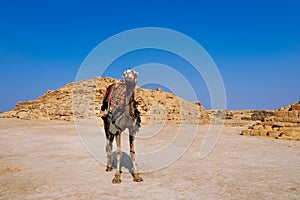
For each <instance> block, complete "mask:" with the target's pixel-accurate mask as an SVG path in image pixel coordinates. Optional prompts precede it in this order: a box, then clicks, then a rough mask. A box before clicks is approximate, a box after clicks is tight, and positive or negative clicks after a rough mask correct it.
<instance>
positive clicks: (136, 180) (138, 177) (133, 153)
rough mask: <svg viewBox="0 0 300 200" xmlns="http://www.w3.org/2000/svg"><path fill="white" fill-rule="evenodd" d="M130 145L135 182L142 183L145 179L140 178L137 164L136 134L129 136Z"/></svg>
mask: <svg viewBox="0 0 300 200" xmlns="http://www.w3.org/2000/svg"><path fill="white" fill-rule="evenodd" d="M129 144H130V157H131V161H132V166H133V181H135V182H142V181H143V178H142V177H140V175H139V173H138V171H137V167H136V163H135V149H134V134H130V135H129Z"/></svg>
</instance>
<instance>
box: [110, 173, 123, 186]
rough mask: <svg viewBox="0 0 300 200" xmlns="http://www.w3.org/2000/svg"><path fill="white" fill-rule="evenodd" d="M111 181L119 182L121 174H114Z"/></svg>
mask: <svg viewBox="0 0 300 200" xmlns="http://www.w3.org/2000/svg"><path fill="white" fill-rule="evenodd" d="M112 183H113V184H116V183H121V176H120V175H118V174H116V175H115V177H114V179H113V180H112Z"/></svg>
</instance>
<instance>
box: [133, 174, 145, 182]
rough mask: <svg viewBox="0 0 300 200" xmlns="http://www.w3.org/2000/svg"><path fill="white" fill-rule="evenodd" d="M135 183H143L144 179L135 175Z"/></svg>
mask: <svg viewBox="0 0 300 200" xmlns="http://www.w3.org/2000/svg"><path fill="white" fill-rule="evenodd" d="M133 181H134V182H142V181H143V178H142V177H140V176H139V174H136V173H135V174H133Z"/></svg>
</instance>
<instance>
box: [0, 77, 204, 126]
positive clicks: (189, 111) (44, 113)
mask: <svg viewBox="0 0 300 200" xmlns="http://www.w3.org/2000/svg"><path fill="white" fill-rule="evenodd" d="M116 81H117V80H116V79H112V78H94V79H91V80H86V81H80V82H73V83H70V84H67V85H66V86H64V87H62V88H59V89H57V90H49V91H47V92H46V93H45V94H44V95H42V96H40V97H39V98H38V99H36V100H31V101H26V102H18V103H17V105H16V107H15V109H14V110H11V111H7V112H5V113H2V114H0V117H2V118H20V119H48V120H66V121H74V120H75V119H93V118H96V119H97V120H98V121H100V122H101V118H100V107H101V103H102V99H103V98H104V94H105V91H106V88H107V86H108V85H110V84H112V83H114V82H116ZM136 100H137V101H138V103H139V106H138V109H139V110H140V112H141V117H142V124H151V123H154V124H157V123H158V124H161V123H168V124H180V123H188V124H207V123H209V115H208V112H207V111H206V110H205V109H204V108H203V106H202V105H201V103H192V102H188V101H185V100H184V99H181V98H179V97H177V96H175V95H174V94H171V93H168V92H164V91H162V90H161V89H157V90H149V89H144V88H137V91H136Z"/></svg>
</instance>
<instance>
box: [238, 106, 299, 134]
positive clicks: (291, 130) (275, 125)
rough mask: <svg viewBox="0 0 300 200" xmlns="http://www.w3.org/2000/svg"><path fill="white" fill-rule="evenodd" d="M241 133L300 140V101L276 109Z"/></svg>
mask: <svg viewBox="0 0 300 200" xmlns="http://www.w3.org/2000/svg"><path fill="white" fill-rule="evenodd" d="M241 135H259V136H269V137H274V138H277V139H289V140H300V101H298V102H296V103H293V104H291V105H288V106H285V107H282V108H279V109H277V110H275V111H274V114H273V115H270V116H266V117H264V118H262V119H261V121H260V122H257V123H255V124H254V125H251V126H249V127H248V129H247V130H243V131H242V133H241Z"/></svg>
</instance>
